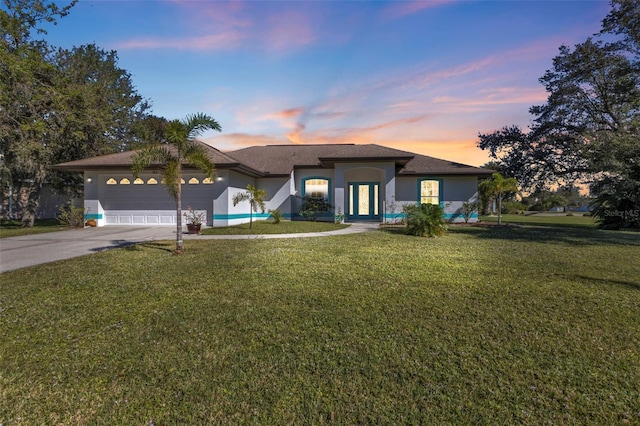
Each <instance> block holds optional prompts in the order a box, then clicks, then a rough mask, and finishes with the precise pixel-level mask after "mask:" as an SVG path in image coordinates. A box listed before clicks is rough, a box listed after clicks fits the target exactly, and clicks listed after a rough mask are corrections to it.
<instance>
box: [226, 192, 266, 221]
mask: <svg viewBox="0 0 640 426" xmlns="http://www.w3.org/2000/svg"><path fill="white" fill-rule="evenodd" d="M265 198H267V193H266V192H265V190H264V189H257V188H255V187H254V186H253V185H247V191H246V192H239V193H237V194H236V195H235V196H234V197H233V205H234V206H236V205H237V204H238V203H240V202H242V201H245V200H248V201H249V204H250V205H251V209H249V229H251V228H252V227H253V212H256V213H257V212H258V208H260V211H261V212H262V213H264V210H265V206H264V199H265Z"/></svg>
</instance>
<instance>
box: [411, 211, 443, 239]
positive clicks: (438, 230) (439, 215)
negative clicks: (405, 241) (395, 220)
mask: <svg viewBox="0 0 640 426" xmlns="http://www.w3.org/2000/svg"><path fill="white" fill-rule="evenodd" d="M403 210H404V212H405V214H406V217H407V234H409V235H415V236H418V237H438V236H442V235H444V233H445V232H446V231H447V227H446V225H445V219H444V210H443V209H442V207H440V206H438V205H435V204H421V205H419V206H416V205H408V206H405V207H404V208H403Z"/></svg>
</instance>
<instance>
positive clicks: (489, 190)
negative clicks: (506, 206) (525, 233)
mask: <svg viewBox="0 0 640 426" xmlns="http://www.w3.org/2000/svg"><path fill="white" fill-rule="evenodd" d="M479 186H480V189H481V190H482V191H483V192H484V193H485V194H487V195H488V196H490V197H495V198H496V199H497V200H498V225H502V197H503V196H504V194H505V193H508V192H517V191H518V181H517V180H516V179H515V178H506V179H505V178H504V176H502V175H501V174H500V173H494V174H492V175H491V178H489V179H487V180H484V181H482V182H480V185H479Z"/></svg>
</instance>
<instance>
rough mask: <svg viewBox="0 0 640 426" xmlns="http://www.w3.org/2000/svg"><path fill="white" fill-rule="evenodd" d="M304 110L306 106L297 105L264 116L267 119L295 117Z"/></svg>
mask: <svg viewBox="0 0 640 426" xmlns="http://www.w3.org/2000/svg"><path fill="white" fill-rule="evenodd" d="M303 112H304V108H301V107H295V108H289V109H285V110H282V111H278V112H275V113H273V114H267V115H265V116H264V117H263V118H264V119H265V120H269V119H282V118H293V117H297V116H299V115H300V114H302V113H303Z"/></svg>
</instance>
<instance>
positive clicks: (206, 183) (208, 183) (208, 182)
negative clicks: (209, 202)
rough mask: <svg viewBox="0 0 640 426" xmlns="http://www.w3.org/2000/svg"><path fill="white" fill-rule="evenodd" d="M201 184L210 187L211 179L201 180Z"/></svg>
mask: <svg viewBox="0 0 640 426" xmlns="http://www.w3.org/2000/svg"><path fill="white" fill-rule="evenodd" d="M202 183H203V184H204V185H211V184H213V179H211V178H204V179H202Z"/></svg>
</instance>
